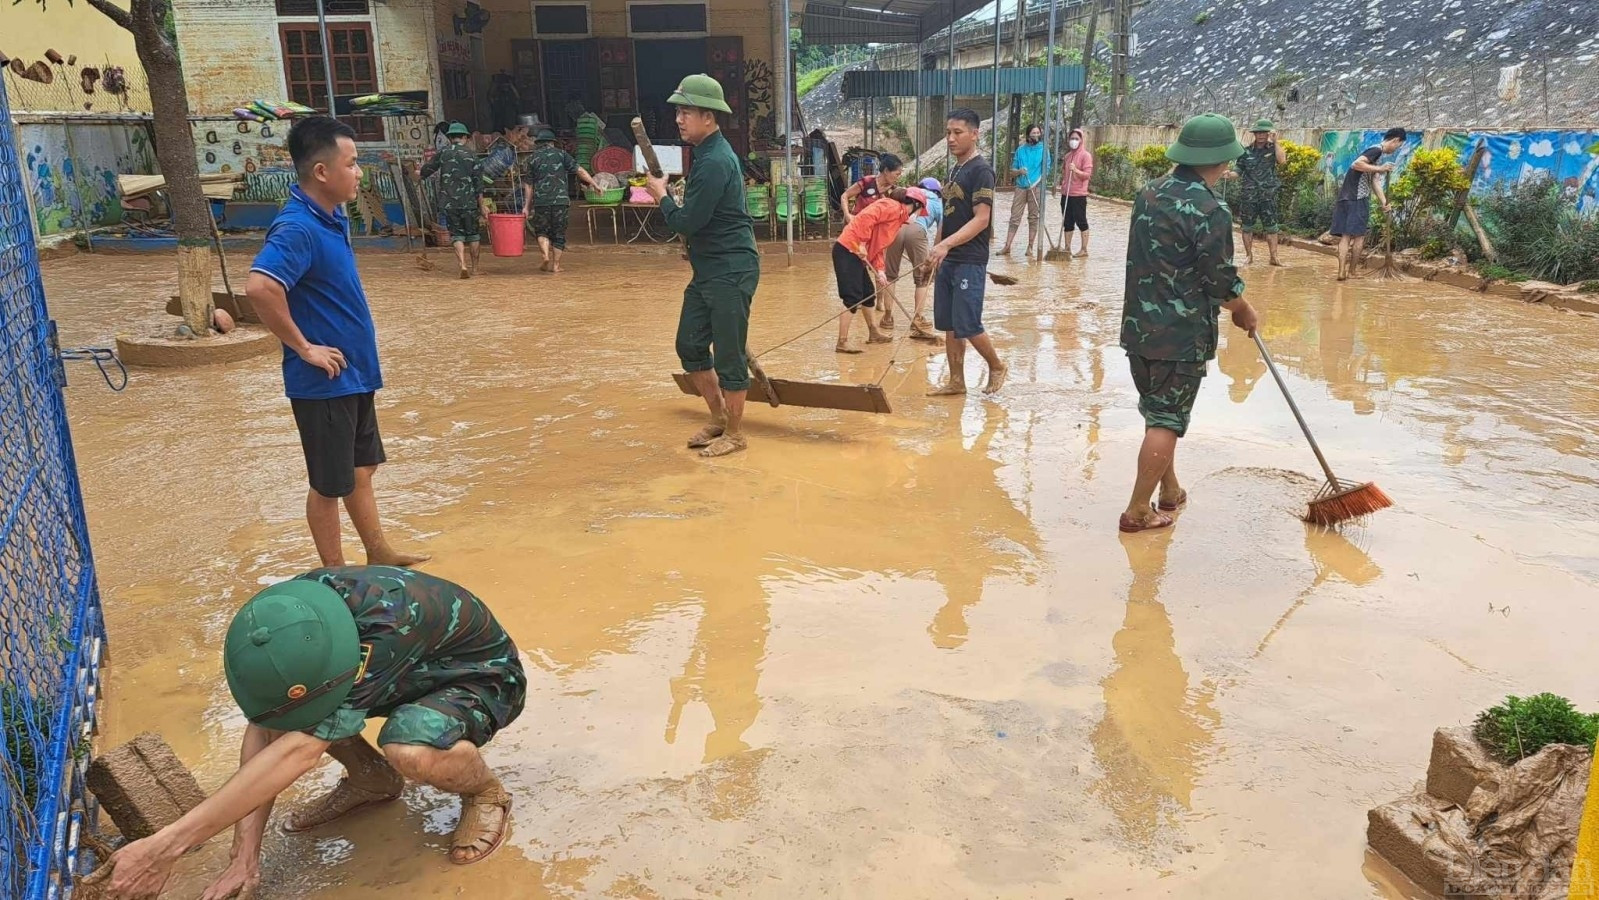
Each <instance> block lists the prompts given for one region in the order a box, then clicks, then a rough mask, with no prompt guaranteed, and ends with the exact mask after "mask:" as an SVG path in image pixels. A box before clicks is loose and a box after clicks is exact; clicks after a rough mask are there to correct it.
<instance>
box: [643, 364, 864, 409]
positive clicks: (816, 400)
mask: <svg viewBox="0 0 1599 900" xmlns="http://www.w3.org/2000/svg"><path fill="white" fill-rule="evenodd" d="M672 378H673V379H674V380H675V381H676V382H677V386H678V387H679V388H681V389H682V391H683V393H685V394H688V395H690V396H693V397H698V396H699V395H700V392H699V391H698V390H696V389H695V387H694V382H692V381H690V380H689V377H688V375H687V374H685V373H683V372H676V373H673V375H672ZM749 397H750V399H751V400H760V401H765V402H767V403H771V404H772V405H773V406H778V405H782V406H807V407H811V408H813V409H842V410H846V411H849V412H868V413H891V412H893V411H894V409H893V407H892V406H890V405H889V403H888V392H887V391H885V390H883V386H882V385H880V384H834V383H830V382H822V381H788V380H786V379H782V378H768V379H766V380H764V381H762V380H761V379H758V378H757V379H751V380H750V393H749ZM773 401H776V402H773Z"/></svg>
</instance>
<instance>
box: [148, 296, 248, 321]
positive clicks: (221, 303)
mask: <svg viewBox="0 0 1599 900" xmlns="http://www.w3.org/2000/svg"><path fill="white" fill-rule="evenodd" d="M211 305H212V306H215V307H217V308H218V309H225V310H227V311H228V315H230V316H232V317H233V321H235V322H249V323H251V324H254V325H260V324H261V317H260V316H258V315H256V314H255V307H254V306H251V305H250V300H249V298H248V297H246V296H245V295H244V294H237V295H234V296H229V295H228V294H227V293H226V292H224V291H212V292H211ZM167 312H168V313H169V314H171V315H174V316H181V315H183V303H182V301H181V300H179V299H178V295H177V294H173V295H172V297H171V298H170V299H168V300H167Z"/></svg>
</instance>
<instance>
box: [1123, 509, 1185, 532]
mask: <svg viewBox="0 0 1599 900" xmlns="http://www.w3.org/2000/svg"><path fill="white" fill-rule="evenodd" d="M1171 525H1172V517H1171V516H1167V515H1157V516H1155V519H1154V521H1151V522H1138V521H1134V520H1133V519H1129V518H1127V514H1126V513H1122V517H1121V522H1120V523H1119V524H1118V526H1117V527H1118V528H1119V529H1120V530H1121V533H1122V534H1137V533H1138V532H1140V531H1154V530H1156V529H1159V528H1170V527H1171Z"/></svg>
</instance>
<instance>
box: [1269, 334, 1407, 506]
mask: <svg viewBox="0 0 1599 900" xmlns="http://www.w3.org/2000/svg"><path fill="white" fill-rule="evenodd" d="M1252 337H1254V339H1255V346H1256V347H1259V348H1260V358H1261V359H1264V360H1265V361H1266V368H1267V369H1270V370H1271V377H1272V378H1273V379H1275V380H1276V382H1277V387H1278V388H1279V389H1281V390H1282V392H1283V399H1284V400H1287V401H1288V408H1289V409H1290V410H1292V411H1293V414H1294V419H1295V420H1296V421H1298V422H1299V430H1300V431H1303V432H1304V433H1305V440H1307V441H1309V442H1310V451H1311V452H1312V453H1314V454H1316V461H1317V462H1319V463H1321V470H1322V472H1324V473H1325V474H1326V475H1327V483H1326V484H1324V485H1322V486H1321V490H1319V491H1317V492H1316V496H1315V497H1312V498H1311V500H1310V506H1309V508H1308V509H1307V510H1306V511H1305V521H1306V522H1309V523H1311V524H1312V525H1326V526H1331V525H1337V524H1338V523H1340V522H1347V521H1349V520H1350V519H1359V518H1362V517H1364V516H1369V515H1371V514H1372V513H1374V512H1377V511H1378V510H1383V509H1387V508H1388V507H1390V506H1393V505H1394V501H1392V500H1390V499H1388V495H1387V494H1384V493H1383V492H1382V488H1379V487H1377V485H1375V484H1372V483H1371V482H1369V481H1367V482H1353V481H1340V480H1339V479H1338V476H1336V475H1334V474H1333V470H1332V466H1329V465H1327V457H1325V456H1323V455H1322V454H1321V447H1320V446H1319V445H1317V443H1316V439H1315V438H1314V437H1313V436H1311V433H1310V426H1309V425H1306V424H1305V417H1304V416H1303V415H1301V414H1300V412H1299V405H1298V404H1297V403H1295V402H1294V397H1293V395H1292V394H1290V393H1288V384H1287V383H1286V382H1284V381H1283V376H1282V373H1280V372H1278V371H1277V363H1275V362H1273V361H1272V358H1271V354H1270V353H1268V352H1266V342H1265V341H1262V340H1261V339H1260V335H1258V334H1256V335H1252Z"/></svg>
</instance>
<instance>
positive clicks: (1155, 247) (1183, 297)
mask: <svg viewBox="0 0 1599 900" xmlns="http://www.w3.org/2000/svg"><path fill="white" fill-rule="evenodd" d="M1243 292H1244V283H1243V282H1242V281H1240V280H1239V278H1238V269H1237V268H1236V267H1235V266H1234V265H1233V216H1232V213H1230V212H1228V211H1227V205H1226V204H1225V203H1222V202H1221V198H1219V197H1217V196H1216V194H1215V193H1213V192H1212V191H1211V189H1210V188H1209V187H1208V186H1207V185H1206V184H1205V182H1204V180H1203V179H1201V178H1200V177H1199V175H1198V173H1196V172H1195V171H1194V170H1193V169H1191V168H1189V167H1188V166H1178V167H1177V168H1175V169H1173V170H1172V172H1171V174H1169V175H1167V176H1165V177H1164V178H1157V179H1155V180H1154V181H1151V182H1150V183H1149V184H1147V185H1145V186H1144V189H1143V190H1142V191H1140V192H1139V193H1138V197H1137V198H1136V199H1135V200H1134V201H1133V223H1132V229H1131V231H1130V233H1129V234H1128V237H1127V287H1126V294H1125V296H1124V299H1123V302H1122V339H1121V345H1122V346H1123V347H1124V348H1126V349H1127V352H1128V353H1131V354H1135V355H1138V356H1142V357H1145V358H1146V359H1166V360H1178V361H1188V362H1204V361H1206V360H1209V359H1213V358H1215V356H1216V339H1217V335H1216V317H1217V316H1218V315H1219V311H1220V309H1221V304H1223V303H1226V302H1227V301H1229V300H1231V299H1233V298H1234V297H1238V296H1240V295H1242V294H1243Z"/></svg>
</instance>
